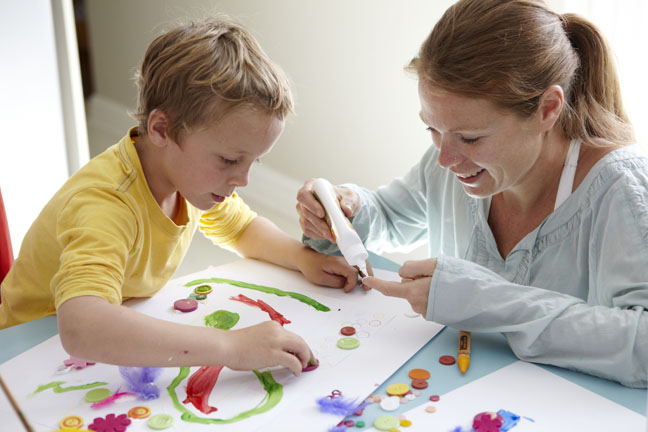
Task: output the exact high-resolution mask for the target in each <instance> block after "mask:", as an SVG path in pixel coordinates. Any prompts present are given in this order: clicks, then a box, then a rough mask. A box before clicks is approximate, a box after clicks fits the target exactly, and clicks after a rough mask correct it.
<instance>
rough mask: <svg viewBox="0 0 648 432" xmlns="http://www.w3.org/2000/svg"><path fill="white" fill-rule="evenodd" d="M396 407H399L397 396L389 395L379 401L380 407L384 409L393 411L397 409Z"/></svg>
mask: <svg viewBox="0 0 648 432" xmlns="http://www.w3.org/2000/svg"><path fill="white" fill-rule="evenodd" d="M398 407H400V397H399V396H389V397H386V398H385V399H383V400H381V401H380V408H382V409H384V410H385V411H395V410H397V409H398ZM396 426H398V425H396Z"/></svg>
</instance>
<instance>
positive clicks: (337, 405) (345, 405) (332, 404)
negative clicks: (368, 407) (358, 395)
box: [317, 396, 364, 417]
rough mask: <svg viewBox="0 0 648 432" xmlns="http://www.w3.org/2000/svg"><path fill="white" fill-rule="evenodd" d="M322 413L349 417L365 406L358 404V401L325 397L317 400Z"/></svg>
mask: <svg viewBox="0 0 648 432" xmlns="http://www.w3.org/2000/svg"><path fill="white" fill-rule="evenodd" d="M317 403H318V404H319V406H320V411H322V412H325V413H330V414H337V415H341V416H344V417H346V416H348V415H351V414H353V413H354V412H356V411H358V410H359V409H361V408H363V405H364V404H358V401H357V400H356V399H347V398H345V397H342V396H340V397H334V398H332V397H329V396H324V397H322V398H319V399H317Z"/></svg>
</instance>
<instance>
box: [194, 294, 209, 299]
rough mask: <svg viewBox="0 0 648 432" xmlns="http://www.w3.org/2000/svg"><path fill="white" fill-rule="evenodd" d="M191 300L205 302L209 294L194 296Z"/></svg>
mask: <svg viewBox="0 0 648 432" xmlns="http://www.w3.org/2000/svg"><path fill="white" fill-rule="evenodd" d="M191 298H193V299H195V300H205V299H206V298H207V294H194V295H193V297H191Z"/></svg>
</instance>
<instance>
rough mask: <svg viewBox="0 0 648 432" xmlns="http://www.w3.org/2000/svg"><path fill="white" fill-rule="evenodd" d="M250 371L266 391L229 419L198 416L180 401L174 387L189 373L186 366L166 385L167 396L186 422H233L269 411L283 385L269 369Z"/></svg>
mask: <svg viewBox="0 0 648 432" xmlns="http://www.w3.org/2000/svg"><path fill="white" fill-rule="evenodd" d="M252 372H254V374H255V375H256V376H257V378H258V379H259V382H260V383H261V385H262V386H263V388H264V389H265V391H266V392H267V393H266V395H265V397H264V398H263V399H262V400H261V402H259V403H258V404H257V406H255V407H254V408H252V409H250V410H247V411H244V412H242V413H240V414H238V415H236V416H234V417H232V418H229V419H217V418H207V417H198V416H197V415H195V414H194V413H192V412H191V411H189V409H187V407H185V406H184V405H183V404H182V403H181V402H180V400H179V399H178V395H177V394H176V391H175V389H176V387H178V386H179V385H180V383H181V382H182V381H183V380H184V379H185V378H187V376H188V375H189V368H188V367H181V368H180V372H179V373H178V376H177V377H175V379H174V380H173V381H172V382H171V384H169V386H168V387H167V391H168V392H169V396H171V400H173V405H174V406H175V407H176V408H177V409H178V411H180V412H182V416H181V418H182V420H184V421H186V422H190V423H202V424H227V423H234V422H237V421H240V420H244V419H246V418H248V417H252V416H253V415H257V414H261V413H264V412H266V411H269V410H270V409H272V408H274V407H275V406H276V405H277V404H278V403H279V401H280V400H281V398H282V397H283V386H282V385H281V384H279V383H278V382H277V381H275V379H274V378H273V377H272V374H271V373H270V371H266V372H259V371H252Z"/></svg>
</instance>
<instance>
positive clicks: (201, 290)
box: [194, 285, 212, 294]
mask: <svg viewBox="0 0 648 432" xmlns="http://www.w3.org/2000/svg"><path fill="white" fill-rule="evenodd" d="M194 292H195V293H196V294H209V293H210V292H212V287H211V286H209V285H200V286H197V287H196V288H194Z"/></svg>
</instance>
